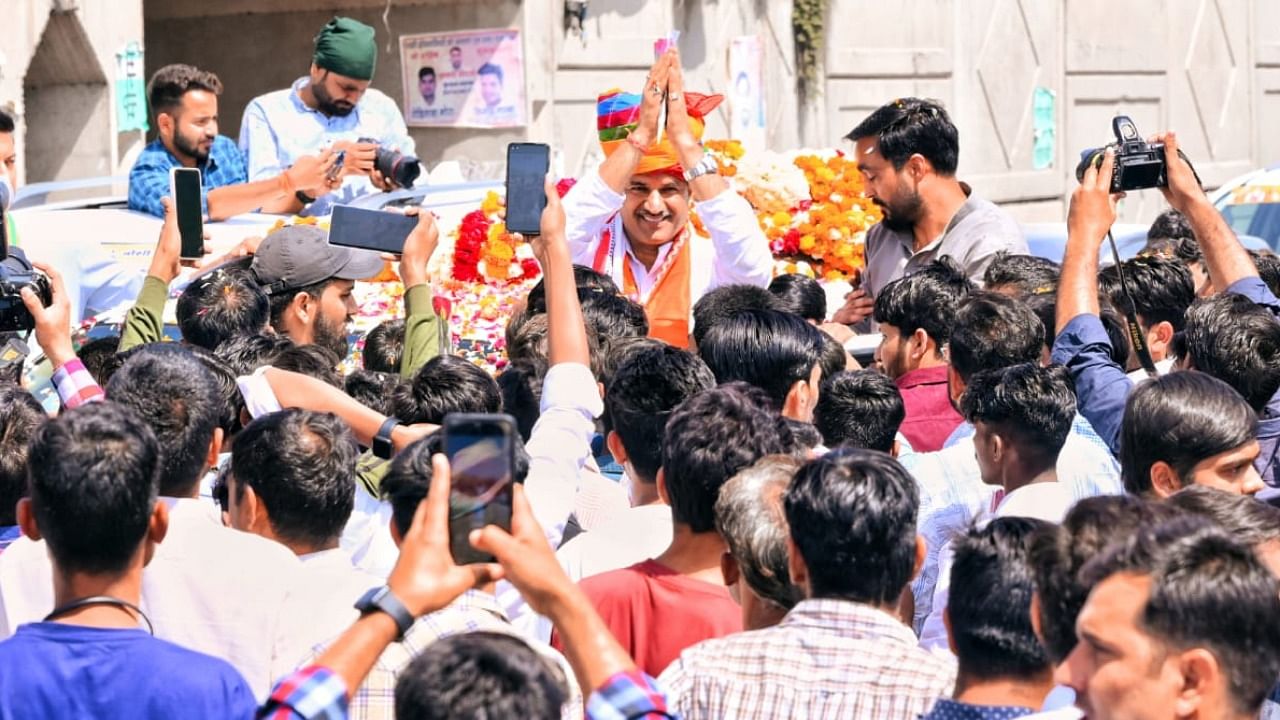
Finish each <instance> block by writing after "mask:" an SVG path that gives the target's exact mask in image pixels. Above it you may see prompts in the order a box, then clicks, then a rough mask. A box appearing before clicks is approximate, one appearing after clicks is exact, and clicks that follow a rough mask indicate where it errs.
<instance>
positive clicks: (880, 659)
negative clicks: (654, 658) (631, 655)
mask: <svg viewBox="0 0 1280 720" xmlns="http://www.w3.org/2000/svg"><path fill="white" fill-rule="evenodd" d="M955 678H956V666H955V661H954V659H953V658H951V657H949V656H943V655H935V654H932V653H929V652H926V651H924V650H921V649H920V648H918V647H917V646H916V637H915V634H913V633H912V632H911V629H910V628H908V627H907V626H906V625H903V624H902V623H901V622H900V621H899V620H898V619H897V618H895V617H893V616H892V615H889V614H888V613H885V612H883V611H881V610H877V609H875V608H873V607H870V606H868V605H863V604H861V603H855V602H849V601H845V600H833V599H821V600H805V601H803V602H801V603H800V604H799V605H797V606H796V607H795V608H794V609H792V610H791V612H789V613H787V616H786V617H785V618H783V620H782V623H781V624H779V625H778V626H777V627H772V628H767V629H764V630H756V631H753V632H745V633H740V634H737V635H730V636H728V637H724V638H718V639H715V640H708V641H706V642H703V643H700V644H698V645H694V646H693V647H691V648H689V649H687V650H685V651H684V653H683V654H681V656H680V657H679V659H677V660H676V661H675V662H674V663H672V664H671V666H670V667H668V668H667V670H666V671H665V672H663V673H662V677H660V678H659V679H658V685H659V687H662V688H663V689H665V690H666V691H667V694H668V697H669V698H670V702H671V709H672V710H673V711H675V712H677V713H679V714H680V715H681V716H682V717H684V718H685V720H700V719H701V718H739V719H743V718H748V719H749V718H798V717H841V718H883V719H891V718H903V719H904V720H907V719H910V720H915V719H916V718H918V717H919V716H920V715H921V714H922V713H925V712H928V711H929V709H930V708H931V707H932V706H933V704H934V702H936V701H937V699H938V698H940V697H946V696H950V694H951V690H952V687H953V685H954V684H955Z"/></svg>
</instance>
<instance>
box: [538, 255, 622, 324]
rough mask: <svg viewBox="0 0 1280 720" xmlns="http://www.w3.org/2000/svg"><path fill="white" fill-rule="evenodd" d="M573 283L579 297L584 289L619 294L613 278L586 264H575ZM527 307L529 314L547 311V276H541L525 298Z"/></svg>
mask: <svg viewBox="0 0 1280 720" xmlns="http://www.w3.org/2000/svg"><path fill="white" fill-rule="evenodd" d="M573 283H574V285H576V286H577V288H578V290H579V293H578V298H579V299H581V298H582V293H581V291H582V290H591V291H594V292H597V293H600V294H607V295H617V294H618V285H617V283H615V282H614V281H613V278H611V277H609V276H608V275H605V274H604V273H600V272H596V271H595V270H593V269H592V268H589V267H587V266H586V265H574V266H573ZM525 308H526V310H525V311H526V313H527V314H529V315H537V314H539V313H544V312H546V311H547V286H546V278H539V279H538V282H537V283H536V284H534V286H533V287H532V288H531V289H530V290H529V295H528V297H527V298H526V300H525Z"/></svg>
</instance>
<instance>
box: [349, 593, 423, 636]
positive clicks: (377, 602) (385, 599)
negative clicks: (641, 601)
mask: <svg viewBox="0 0 1280 720" xmlns="http://www.w3.org/2000/svg"><path fill="white" fill-rule="evenodd" d="M356 609H357V610H359V611H360V614H361V615H368V614H369V613H371V612H375V611H376V612H384V613H386V614H388V615H390V616H391V619H392V620H395V621H396V628H397V629H398V630H399V631H400V632H399V634H398V635H396V639H397V640H400V639H401V638H403V637H404V634H405V633H406V632H408V631H409V628H411V627H413V621H414V617H413V613H411V612H409V609H408V608H406V607H405V606H404V603H402V602H400V598H398V597H396V596H395V593H393V592H391V588H390V587H388V586H386V585H383V586H382V587H379V588H373V589H371V590H369V592H367V593H365V594H364V595H363V596H362V597H361V598H360V599H359V600H357V601H356Z"/></svg>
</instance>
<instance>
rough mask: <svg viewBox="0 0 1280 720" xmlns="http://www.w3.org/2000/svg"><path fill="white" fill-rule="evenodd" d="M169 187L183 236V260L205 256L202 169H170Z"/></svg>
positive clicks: (181, 255)
mask: <svg viewBox="0 0 1280 720" xmlns="http://www.w3.org/2000/svg"><path fill="white" fill-rule="evenodd" d="M169 187H170V191H171V192H172V194H173V205H174V210H175V211H177V213H178V233H179V234H180V235H181V236H182V252H181V253H180V255H179V256H180V257H181V258H182V259H183V260H199V259H201V258H203V257H204V209H203V207H202V203H201V202H200V200H201V192H200V170H198V169H197V168H185V167H179V168H174V169H172V170H170V171H169Z"/></svg>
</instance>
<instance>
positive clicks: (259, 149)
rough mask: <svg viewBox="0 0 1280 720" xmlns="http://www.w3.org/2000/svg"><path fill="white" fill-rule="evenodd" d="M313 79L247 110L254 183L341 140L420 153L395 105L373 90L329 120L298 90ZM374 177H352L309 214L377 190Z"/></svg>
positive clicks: (245, 146) (243, 142)
mask: <svg viewBox="0 0 1280 720" xmlns="http://www.w3.org/2000/svg"><path fill="white" fill-rule="evenodd" d="M308 82H310V78H307V77H302V78H298V80H297V81H295V82H294V83H293V86H292V87H290V88H288V89H285V90H277V91H275V92H270V93H267V94H266V95H260V96H258V97H256V98H254V99H253V100H252V101H250V102H249V104H248V106H246V107H245V109H244V119H243V120H242V121H241V123H240V149H241V150H243V151H244V154H245V158H246V159H247V161H248V164H249V179H250V180H254V181H256V180H263V179H266V178H269V177H272V176H274V175H278V174H280V173H281V172H283V171H284V170H285V168H288V167H292V166H293V164H294V163H296V162H297V161H298V158H300V157H302V156H304V155H318V154H320V153H321V152H322V151H323V150H324V149H325V148H327V147H328V146H329V145H332V144H333V143H334V142H338V141H343V140H346V141H356V140H359V139H361V138H372V139H374V140H377V141H378V142H380V143H381V144H382V146H383V147H385V148H387V149H395V150H399V151H400V152H402V153H406V154H408V153H412V152H413V151H414V144H413V138H411V137H409V129H408V128H407V127H405V124H404V116H403V115H401V114H400V108H399V107H398V106H397V105H396V103H395V101H394V100H392V99H391V98H389V97H387V96H386V95H384V94H383V93H381V92H379V91H377V90H374V89H372V88H370V89H369V90H366V91H365V93H364V95H363V96H362V97H361V98H360V102H358V103H356V106H355V109H353V110H352V111H351V112H350V113H349V114H347V115H343V116H337V115H335V116H333V117H329V116H327V115H325V114H324V113H322V112H320V111H319V110H312V109H311V108H309V107H307V104H306V103H304V102H302V98H301V96H299V95H298V92H299V91H300V90H301V89H302V88H304V87H306V85H307V83H308ZM377 191H378V189H377V188H375V187H374V186H373V184H372V183H370V182H369V178H367V177H364V176H360V175H352V176H348V177H347V178H346V180H345V181H344V182H343V185H342V187H341V188H340V189H338V190H337V191H335V192H332V193H329V194H328V195H325V196H323V197H321V198H318V199H317V200H316V202H314V203H312V204H311V206H310V207H308V208H307V209H306V211H305V212H304V213H303V214H304V215H317V216H318V215H327V214H328V213H329V212H331V211H332V208H333V205H335V204H347V203H349V202H351V201H352V200H354V199H356V198H357V197H360V196H361V195H368V194H370V193H373V192H377Z"/></svg>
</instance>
